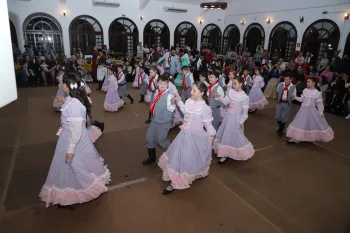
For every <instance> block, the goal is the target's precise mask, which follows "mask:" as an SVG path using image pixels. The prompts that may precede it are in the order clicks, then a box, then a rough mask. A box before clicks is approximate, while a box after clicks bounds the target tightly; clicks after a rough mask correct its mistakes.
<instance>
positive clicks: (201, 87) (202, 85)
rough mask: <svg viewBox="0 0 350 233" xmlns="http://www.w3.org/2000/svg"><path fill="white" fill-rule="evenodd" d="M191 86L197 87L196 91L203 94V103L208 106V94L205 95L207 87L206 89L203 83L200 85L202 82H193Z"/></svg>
mask: <svg viewBox="0 0 350 233" xmlns="http://www.w3.org/2000/svg"><path fill="white" fill-rule="evenodd" d="M193 85H195V86H196V87H197V89H198V90H199V91H200V92H202V93H203V96H202V98H203V100H204V101H205V103H206V104H207V105H209V98H208V94H207V92H208V87H207V86H206V85H205V84H204V83H202V82H200V81H196V82H194V83H193Z"/></svg>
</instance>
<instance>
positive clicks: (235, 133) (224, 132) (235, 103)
mask: <svg viewBox="0 0 350 233" xmlns="http://www.w3.org/2000/svg"><path fill="white" fill-rule="evenodd" d="M243 83H244V79H243V77H236V79H234V80H233V87H234V88H233V89H231V90H229V92H228V94H227V96H226V97H225V98H222V97H220V95H219V94H218V93H216V94H215V96H216V97H217V98H219V100H220V101H221V102H222V103H223V104H224V105H229V109H228V111H227V114H226V116H225V118H224V120H223V121H222V124H221V125H220V128H219V130H218V132H217V134H216V137H215V142H214V150H215V152H216V153H217V155H218V157H219V158H221V159H220V160H219V161H218V164H222V163H225V162H226V161H227V158H231V159H234V160H247V159H249V158H251V157H252V156H253V155H254V153H255V150H254V148H253V145H252V144H251V143H250V142H249V141H248V139H247V138H246V137H245V136H244V122H245V121H246V120H247V119H248V109H249V97H248V96H247V94H246V93H245V92H244V91H243V90H242V85H243Z"/></svg>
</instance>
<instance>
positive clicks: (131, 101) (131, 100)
mask: <svg viewBox="0 0 350 233" xmlns="http://www.w3.org/2000/svg"><path fill="white" fill-rule="evenodd" d="M126 97H127V98H128V99H129V100H130V103H131V104H133V103H134V99H133V98H132V97H131V95H127V96H126Z"/></svg>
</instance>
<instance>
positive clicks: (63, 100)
mask: <svg viewBox="0 0 350 233" xmlns="http://www.w3.org/2000/svg"><path fill="white" fill-rule="evenodd" d="M57 101H58V103H60V104H64V103H65V102H66V98H64V97H63V96H58V97H57Z"/></svg>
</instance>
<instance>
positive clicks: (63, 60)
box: [13, 43, 350, 118]
mask: <svg viewBox="0 0 350 233" xmlns="http://www.w3.org/2000/svg"><path fill="white" fill-rule="evenodd" d="M174 49H175V53H176V55H177V57H178V59H179V62H180V64H181V58H182V57H184V56H185V57H186V58H187V59H188V60H189V63H190V66H191V71H192V73H194V74H195V75H194V76H195V79H198V76H199V73H202V72H206V71H208V70H210V69H212V70H213V69H215V70H219V71H220V72H221V73H222V75H225V76H226V77H227V82H228V75H229V73H230V72H233V73H234V75H242V73H243V70H249V71H251V72H253V68H254V67H260V68H261V71H262V72H261V74H262V76H263V78H264V80H265V84H266V85H265V90H264V94H265V96H266V97H267V98H272V99H276V98H277V92H276V88H277V85H278V83H279V82H280V81H282V80H283V77H284V76H291V77H292V78H293V83H294V84H295V85H296V89H297V95H298V96H300V95H301V93H302V91H303V89H304V88H305V87H306V80H307V78H308V77H312V76H314V77H318V78H319V80H320V83H319V89H320V91H321V92H322V94H323V100H324V104H325V106H326V109H327V110H329V111H334V112H335V113H337V114H342V113H345V112H347V109H348V108H349V109H350V106H349V107H348V106H347V100H348V98H349V97H350V94H349V86H350V82H349V81H350V80H349V72H350V63H349V60H348V56H347V55H344V56H343V58H340V57H339V53H338V51H333V52H331V51H330V52H329V53H324V54H323V57H322V59H317V57H316V56H315V55H313V54H312V53H310V52H307V53H306V54H305V55H304V53H303V52H295V53H294V54H293V55H292V57H291V58H290V59H288V60H287V61H285V60H284V58H283V56H284V54H280V52H279V51H278V50H277V49H275V50H274V51H273V52H272V53H271V54H270V53H269V52H268V51H267V50H263V49H262V48H261V47H260V46H257V48H256V50H255V51H254V54H253V53H252V52H251V51H249V49H248V48H246V49H243V46H242V44H238V45H237V46H236V47H235V48H234V49H230V48H229V49H228V52H227V53H226V54H216V52H215V49H213V47H212V46H211V45H210V44H209V45H208V44H205V43H203V44H202V45H201V49H200V51H198V50H197V48H196V47H193V48H191V47H190V46H189V45H187V44H185V45H183V46H180V45H179V44H178V43H177V44H176V45H175V46H174ZM93 51H94V53H93V54H92V58H91V60H85V59H84V57H85V55H84V54H83V52H82V51H81V49H79V48H77V49H76V48H73V49H72V55H71V58H69V59H67V57H66V56H65V55H64V54H63V53H56V51H55V49H54V48H53V47H52V46H49V47H48V49H47V50H45V51H44V54H42V52H40V51H38V50H37V49H36V48H35V47H33V46H30V45H28V46H25V50H24V52H21V51H20V50H19V49H18V47H16V45H14V44H13V55H14V59H15V64H16V70H17V71H18V72H17V74H18V75H17V77H18V84H19V86H27V85H38V84H43V85H46V84H47V83H49V84H55V78H56V72H57V70H58V69H59V68H60V67H64V69H65V70H66V72H67V71H75V70H80V69H81V65H82V64H85V63H86V62H88V63H92V67H93V68H92V72H91V75H92V78H94V79H95V78H96V73H95V72H94V70H96V65H95V66H94V64H95V60H96V58H97V57H98V56H99V53H101V54H102V53H104V54H105V55H106V56H107V61H109V62H110V63H113V62H115V61H116V60H121V61H122V62H123V64H124V65H125V72H126V73H127V74H128V75H129V76H131V74H132V73H133V69H134V65H135V63H136V62H142V63H143V65H144V66H146V67H147V66H149V65H151V64H156V63H157V62H158V60H159V59H160V58H161V57H162V56H163V55H164V53H166V52H167V51H168V50H167V49H166V48H164V47H162V45H161V44H157V45H152V46H150V47H148V46H147V45H145V46H142V44H141V43H140V44H139V45H138V46H137V51H136V53H135V54H136V57H134V54H132V53H128V54H123V55H122V56H121V55H120V54H119V55H117V54H116V53H115V52H113V51H109V50H108V49H107V46H106V45H104V46H103V48H101V49H98V47H97V46H96V47H95V48H94V50H93ZM101 54H100V55H101ZM198 64H200V65H198ZM83 70H84V69H83ZM84 72H87V71H86V70H84ZM252 75H253V74H252ZM349 104H350V103H349ZM348 118H350V117H348Z"/></svg>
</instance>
